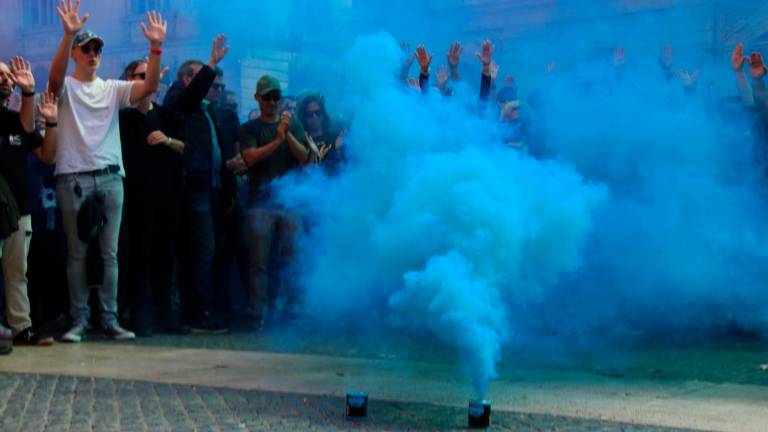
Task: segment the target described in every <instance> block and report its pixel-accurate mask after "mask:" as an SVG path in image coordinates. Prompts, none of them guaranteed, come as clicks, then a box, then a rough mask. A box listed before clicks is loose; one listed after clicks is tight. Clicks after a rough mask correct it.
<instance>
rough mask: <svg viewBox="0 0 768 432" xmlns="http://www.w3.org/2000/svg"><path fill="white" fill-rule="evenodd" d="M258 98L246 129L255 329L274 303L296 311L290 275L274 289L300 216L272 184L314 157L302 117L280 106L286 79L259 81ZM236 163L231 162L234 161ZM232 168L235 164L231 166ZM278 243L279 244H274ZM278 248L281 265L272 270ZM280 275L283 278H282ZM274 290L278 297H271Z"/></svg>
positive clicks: (282, 310) (243, 144) (243, 145)
mask: <svg viewBox="0 0 768 432" xmlns="http://www.w3.org/2000/svg"><path fill="white" fill-rule="evenodd" d="M255 98H256V101H257V102H258V103H259V108H260V110H261V115H260V116H259V118H257V119H255V120H250V121H248V122H247V123H245V124H243V125H242V126H241V127H240V149H241V150H240V158H239V159H240V161H239V162H240V164H241V167H242V168H246V169H247V170H248V178H249V181H250V196H249V209H248V225H249V232H250V234H249V237H250V241H251V266H250V301H251V307H252V308H253V311H254V317H253V318H254V327H257V328H260V327H261V326H262V324H263V321H264V318H265V316H266V314H267V312H268V311H269V309H270V303H272V304H273V305H272V307H273V309H274V310H273V312H275V315H276V316H277V315H280V314H283V315H290V314H291V313H292V311H291V310H290V309H291V307H292V306H294V303H295V298H296V291H295V289H293V288H291V283H290V281H289V280H287V279H286V278H283V280H282V281H281V283H280V286H281V287H282V288H281V292H275V291H276V290H270V287H269V281H270V280H275V278H270V277H269V273H270V271H276V272H277V273H276V274H278V275H280V276H285V275H286V274H287V273H288V272H285V271H282V270H284V269H285V268H286V267H287V266H288V265H289V264H290V258H291V256H292V255H293V250H294V247H293V245H294V242H295V235H296V233H297V231H298V226H299V223H298V218H297V217H296V216H295V215H292V214H291V213H289V212H288V211H287V210H285V209H284V208H281V207H280V206H279V205H277V204H276V203H275V202H274V201H273V200H272V199H271V196H272V182H273V180H275V179H277V178H279V177H282V176H283V175H285V174H286V173H288V172H290V171H292V170H294V169H297V168H300V167H302V166H304V165H305V164H306V163H307V162H308V161H309V159H310V149H309V147H308V144H307V140H306V133H305V132H304V127H303V126H302V124H301V122H299V121H298V119H294V118H293V115H292V114H291V113H290V112H288V111H286V112H282V113H281V112H280V110H279V109H278V106H279V103H280V99H281V98H282V92H281V89H280V82H279V81H278V80H277V79H276V78H274V77H271V76H269V75H264V76H262V77H261V78H260V79H259V81H258V83H257V85H256V94H255ZM228 165H230V164H228ZM230 168H232V165H230ZM273 242H277V247H274V248H273V245H272V244H273ZM273 251H274V252H275V253H276V254H277V256H276V257H275V258H276V259H275V260H274V261H271V262H275V263H277V265H276V267H275V268H271V269H270V268H268V265H269V263H270V258H271V253H272V252H273ZM279 279H280V278H278V279H277V280H279ZM270 291H272V292H275V296H274V297H275V298H274V299H270V298H269V293H270Z"/></svg>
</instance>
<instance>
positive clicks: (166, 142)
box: [165, 137, 173, 146]
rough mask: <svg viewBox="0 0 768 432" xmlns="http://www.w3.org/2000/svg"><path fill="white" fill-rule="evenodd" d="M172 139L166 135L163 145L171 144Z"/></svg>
mask: <svg viewBox="0 0 768 432" xmlns="http://www.w3.org/2000/svg"><path fill="white" fill-rule="evenodd" d="M172 141H173V139H172V138H171V137H166V138H165V145H167V146H169V145H171V142H172Z"/></svg>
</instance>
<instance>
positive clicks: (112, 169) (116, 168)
mask: <svg viewBox="0 0 768 432" xmlns="http://www.w3.org/2000/svg"><path fill="white" fill-rule="evenodd" d="M119 172H120V165H107V167H106V168H102V169H97V170H93V171H81V172H76V173H72V175H88V176H94V177H96V176H102V175H107V174H117V173H119Z"/></svg>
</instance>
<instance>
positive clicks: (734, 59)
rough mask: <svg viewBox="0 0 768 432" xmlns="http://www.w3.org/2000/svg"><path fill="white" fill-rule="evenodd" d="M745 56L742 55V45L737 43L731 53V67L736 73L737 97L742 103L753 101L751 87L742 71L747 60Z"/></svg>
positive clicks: (752, 102) (751, 102)
mask: <svg viewBox="0 0 768 432" xmlns="http://www.w3.org/2000/svg"><path fill="white" fill-rule="evenodd" d="M746 60H747V56H745V55H744V45H743V44H738V45H736V48H734V49H733V52H732V53H731V67H732V68H733V73H734V74H735V75H736V88H738V89H739V98H740V99H741V102H742V103H743V104H744V105H752V104H754V103H755V100H754V98H753V97H752V89H750V88H749V82H748V81H747V74H746V72H744V64H745V63H746V62H747V61H746Z"/></svg>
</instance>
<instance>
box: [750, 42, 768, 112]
mask: <svg viewBox="0 0 768 432" xmlns="http://www.w3.org/2000/svg"><path fill="white" fill-rule="evenodd" d="M749 72H750V74H751V75H752V94H753V95H754V98H755V103H756V104H758V105H759V106H760V107H761V108H763V110H765V109H766V107H767V106H768V92H766V88H765V81H763V78H764V77H765V73H766V70H765V63H763V56H762V54H760V53H758V52H753V53H752V55H750V56H749Z"/></svg>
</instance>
